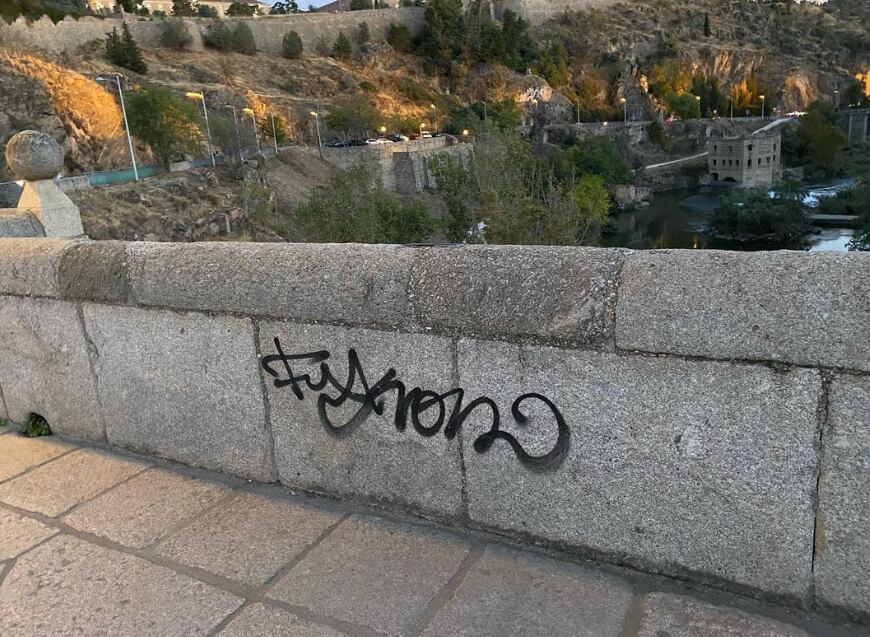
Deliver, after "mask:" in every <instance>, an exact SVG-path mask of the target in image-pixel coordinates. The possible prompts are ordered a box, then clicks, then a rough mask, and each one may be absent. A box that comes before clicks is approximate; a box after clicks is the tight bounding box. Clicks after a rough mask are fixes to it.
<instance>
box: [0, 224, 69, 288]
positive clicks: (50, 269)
mask: <svg viewBox="0 0 870 637" xmlns="http://www.w3.org/2000/svg"><path fill="white" fill-rule="evenodd" d="M74 243H77V241H75V240H71V239H38V238H29V239H0V293H2V294H18V295H21V296H57V295H58V287H57V263H58V261H59V260H60V256H61V254H63V251H64V250H65V249H67V248H68V247H69V246H71V245H73V244H74Z"/></svg>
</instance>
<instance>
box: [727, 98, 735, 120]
mask: <svg viewBox="0 0 870 637" xmlns="http://www.w3.org/2000/svg"><path fill="white" fill-rule="evenodd" d="M728 110H729V111H730V115H729V119H734V98H733V97H732V98H731V99H730V100H728Z"/></svg>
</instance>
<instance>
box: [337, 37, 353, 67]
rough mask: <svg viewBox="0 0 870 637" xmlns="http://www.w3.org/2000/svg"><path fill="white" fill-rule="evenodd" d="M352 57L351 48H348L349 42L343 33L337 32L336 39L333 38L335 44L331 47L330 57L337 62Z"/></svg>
mask: <svg viewBox="0 0 870 637" xmlns="http://www.w3.org/2000/svg"><path fill="white" fill-rule="evenodd" d="M351 55H353V48H352V47H351V46H350V40H348V39H347V36H346V35H345V34H344V31H339V32H338V37H337V38H335V43H334V44H333V45H332V57H334V58H337V59H339V60H346V59H348V58H349V57H350V56H351Z"/></svg>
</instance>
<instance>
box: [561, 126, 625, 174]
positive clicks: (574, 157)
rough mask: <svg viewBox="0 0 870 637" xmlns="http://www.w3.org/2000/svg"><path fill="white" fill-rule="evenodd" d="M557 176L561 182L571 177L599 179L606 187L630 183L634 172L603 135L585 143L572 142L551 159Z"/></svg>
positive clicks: (590, 138) (573, 139)
mask: <svg viewBox="0 0 870 637" xmlns="http://www.w3.org/2000/svg"><path fill="white" fill-rule="evenodd" d="M552 161H553V165H554V167H555V170H556V174H557V175H558V177H559V178H560V179H562V180H566V179H568V178H569V177H570V175H571V174H572V173H573V174H577V175H597V176H599V177H601V178H602V179H603V180H604V183H605V184H607V185H613V184H627V183H631V170H630V169H629V167H628V164H626V163H625V162H624V161H623V160H622V159H621V158H620V156H619V154H618V153H617V152H616V148H615V146H614V145H613V142H612V141H611V139H610V138H609V137H606V136H604V135H601V136H595V137H588V138H586V139H584V140H582V141H581V140H578V139H577V138H572V139H571V141H570V142H569V145H568V147H567V148H566V149H565V150H564V151H561V152H558V153H555V154H554V155H553V157H552Z"/></svg>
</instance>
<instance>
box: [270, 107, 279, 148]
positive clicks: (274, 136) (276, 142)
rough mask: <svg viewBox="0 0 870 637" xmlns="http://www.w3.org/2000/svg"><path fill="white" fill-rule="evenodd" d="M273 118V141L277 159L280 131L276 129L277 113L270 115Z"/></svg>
mask: <svg viewBox="0 0 870 637" xmlns="http://www.w3.org/2000/svg"><path fill="white" fill-rule="evenodd" d="M269 117H271V118H272V139H273V140H275V157H277V156H278V129H277V128H275V113H269Z"/></svg>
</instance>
